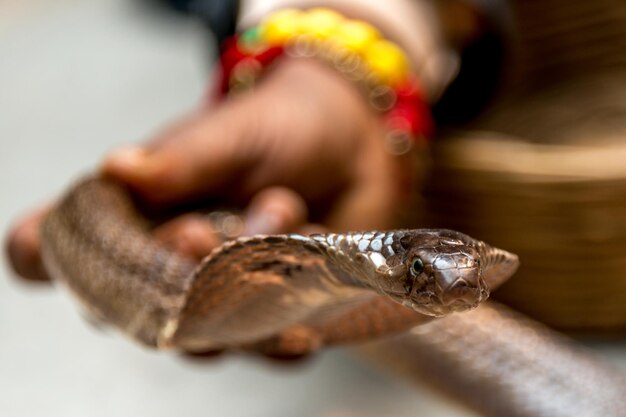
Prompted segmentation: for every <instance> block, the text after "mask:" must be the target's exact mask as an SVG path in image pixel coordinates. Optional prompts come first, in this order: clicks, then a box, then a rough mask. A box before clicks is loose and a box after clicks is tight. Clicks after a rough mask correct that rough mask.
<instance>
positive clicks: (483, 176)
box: [425, 73, 626, 336]
mask: <svg viewBox="0 0 626 417" xmlns="http://www.w3.org/2000/svg"><path fill="white" fill-rule="evenodd" d="M433 161H434V163H433V167H432V170H431V173H430V178H429V179H428V180H427V182H426V184H427V186H426V189H425V204H426V208H425V212H426V216H427V219H426V222H427V223H428V224H429V225H431V226H436V227H449V228H453V229H457V230H461V231H464V232H467V233H468V234H470V235H473V236H476V237H478V238H481V239H484V240H486V241H488V242H490V243H493V244H495V245H497V246H500V247H502V248H505V249H508V250H510V251H512V252H515V253H517V254H518V255H519V256H520V259H521V262H522V267H521V268H520V271H519V273H518V274H517V275H516V276H515V278H514V279H512V280H511V281H510V282H509V283H507V284H505V285H504V286H503V287H502V289H501V290H499V291H497V292H496V294H494V295H495V298H497V299H499V300H501V301H504V302H505V303H507V304H508V305H510V306H512V307H515V308H517V309H518V310H520V311H522V312H525V313H527V314H528V315H530V316H531V317H534V318H536V319H539V320H541V321H543V322H545V323H547V324H549V325H551V326H553V327H555V328H558V329H561V330H565V331H569V332H578V333H581V332H584V333H595V334H607V335H608V334H615V335H623V336H626V76H623V75H620V74H608V73H607V74H602V75H601V76H600V75H598V76H596V77H594V79H592V80H586V81H585V82H582V81H577V82H576V83H568V84H562V85H560V86H558V87H554V88H552V89H547V90H546V89H544V90H542V93H541V94H537V93H534V94H528V95H527V96H525V97H517V98H515V99H511V100H508V101H507V102H506V103H504V104H501V105H499V106H498V107H497V108H495V109H494V110H492V111H491V112H489V116H488V117H486V118H484V119H483V120H482V121H481V122H480V124H477V125H476V126H474V129H473V130H471V131H470V132H465V133H458V132H457V133H454V134H450V135H448V137H444V138H442V140H439V141H438V142H437V143H436V144H435V145H434V149H433Z"/></svg>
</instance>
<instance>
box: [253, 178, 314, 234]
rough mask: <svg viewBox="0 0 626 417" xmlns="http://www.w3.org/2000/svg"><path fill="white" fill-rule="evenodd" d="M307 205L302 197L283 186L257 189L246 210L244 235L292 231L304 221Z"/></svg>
mask: <svg viewBox="0 0 626 417" xmlns="http://www.w3.org/2000/svg"><path fill="white" fill-rule="evenodd" d="M306 219H307V206H306V203H305V201H304V199H303V198H302V197H300V195H299V194H298V193H296V192H295V191H293V190H291V189H289V188H285V187H269V188H265V189H263V190H262V191H259V192H258V193H257V194H256V195H255V196H254V198H253V199H252V201H251V202H250V204H249V205H248V209H247V210H246V215H245V224H246V227H245V230H244V234H246V235H257V234H279V233H288V232H293V231H295V230H296V229H297V228H299V227H300V226H301V225H303V224H304V223H305V222H306Z"/></svg>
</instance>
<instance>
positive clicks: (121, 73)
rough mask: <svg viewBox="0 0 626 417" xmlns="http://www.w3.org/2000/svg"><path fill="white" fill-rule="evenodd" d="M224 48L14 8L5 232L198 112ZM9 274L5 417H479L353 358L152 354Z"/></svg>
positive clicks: (113, 20) (116, 2)
mask: <svg viewBox="0 0 626 417" xmlns="http://www.w3.org/2000/svg"><path fill="white" fill-rule="evenodd" d="M211 48H213V45H212V43H211V41H210V39H209V38H208V37H207V32H206V31H205V30H204V28H203V27H202V26H201V25H199V24H196V23H194V22H193V21H191V20H190V19H186V18H183V17H182V16H178V15H176V14H171V13H168V12H165V11H164V10H161V9H159V8H153V7H151V5H150V4H147V3H142V2H134V1H125V0H110V1H98V0H60V1H55V2H49V1H42V0H20V1H17V0H3V1H2V2H0V143H1V148H0V149H1V151H0V172H1V173H2V175H0V190H1V194H2V198H0V235H2V236H5V235H6V232H7V229H8V226H9V224H10V222H11V220H14V219H15V217H16V216H18V215H20V214H23V212H24V211H25V210H27V209H29V208H31V207H33V206H34V205H37V204H40V203H41V202H43V201H46V199H52V198H53V197H54V196H56V195H57V194H58V193H59V192H60V191H62V190H63V189H64V188H65V187H66V186H68V184H69V183H70V182H71V181H72V179H73V178H76V176H77V175H78V174H80V173H82V172H84V171H86V170H90V169H92V168H93V167H94V166H95V165H96V164H97V163H98V161H99V159H100V157H101V156H102V155H103V154H104V153H105V152H107V151H108V150H110V149H111V148H113V147H115V146H116V145H120V144H123V143H128V142H130V141H138V140H142V139H144V138H145V137H147V136H148V135H149V134H150V133H152V132H153V131H155V130H156V129H158V128H159V127H160V126H161V125H162V124H164V123H166V122H167V121H169V120H171V119H173V118H174V117H175V116H177V115H178V114H180V113H183V112H184V111H185V110H187V109H189V108H190V107H192V106H194V105H195V104H196V103H197V102H198V100H199V99H200V97H201V95H202V94H203V92H204V88H205V84H206V83H207V74H208V69H209V62H210V56H211V50H212V49H211ZM1 262H2V265H1V269H0V415H3V416H16V417H17V416H29V417H37V416H50V415H55V416H66V417H72V416H77V417H78V416H80V417H83V416H87V415H89V416H111V415H116V416H120V417H122V416H137V415H151V416H154V417H159V416H172V415H185V416H187V417H194V416H206V415H218V416H229V417H230V416H252V415H253V416H272V417H274V416H305V417H306V416H316V417H317V416H325V417H340V416H380V415H388V416H414V415H416V414H418V415H428V416H439V415H442V416H444V415H445V416H465V415H468V414H467V413H465V412H463V411H461V409H460V408H457V407H456V406H453V405H449V404H445V403H443V402H440V401H438V400H436V399H435V400H434V399H433V398H436V397H434V394H432V393H429V392H426V391H419V390H415V389H414V387H413V386H411V385H409V384H406V383H404V382H403V381H400V380H396V379H394V378H393V377H391V376H387V375H385V374H383V373H380V372H378V371H377V370H375V369H374V368H372V367H370V366H369V365H366V363H365V362H363V361H360V360H358V359H356V358H355V357H354V355H353V354H352V353H351V352H349V351H346V350H342V349H336V350H332V351H328V352H324V353H322V354H320V355H318V356H316V357H315V358H313V359H311V360H308V361H305V362H303V363H300V364H296V365H293V366H286V365H281V364H275V363H273V362H268V361H264V360H257V359H251V358H244V357H240V356H225V357H221V358H218V359H215V360H213V361H206V362H202V361H191V360H188V359H183V358H180V357H178V356H176V355H173V354H163V353H161V354H157V353H154V352H151V351H146V350H144V349H142V348H141V347H138V346H137V345H135V344H133V343H132V342H130V341H128V340H127V339H125V338H123V337H121V336H120V335H118V334H116V333H115V332H113V331H104V332H99V331H97V330H96V329H94V328H92V327H90V326H89V325H88V324H87V323H86V322H85V321H84V320H82V318H81V317H80V315H79V314H77V308H76V305H75V303H74V302H73V301H72V300H70V299H69V297H68V296H67V294H65V293H63V292H60V291H55V290H54V289H53V288H51V287H50V286H49V285H45V284H42V285H35V284H28V283H24V282H19V281H18V280H17V279H14V278H15V277H13V276H12V273H11V272H10V270H9V269H8V267H7V265H6V259H5V258H4V257H2V260H1Z"/></svg>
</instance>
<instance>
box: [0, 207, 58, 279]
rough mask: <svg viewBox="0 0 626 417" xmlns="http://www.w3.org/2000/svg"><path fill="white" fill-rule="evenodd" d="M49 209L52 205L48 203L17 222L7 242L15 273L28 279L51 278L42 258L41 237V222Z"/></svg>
mask: <svg viewBox="0 0 626 417" xmlns="http://www.w3.org/2000/svg"><path fill="white" fill-rule="evenodd" d="M49 211H50V206H49V205H47V206H44V207H42V208H40V209H38V210H37V211H35V212H34V213H32V214H30V215H29V216H28V217H26V218H24V219H21V220H19V221H18V222H16V224H15V226H13V229H12V230H11V231H10V232H9V234H8V236H7V240H6V242H5V250H6V252H7V255H8V258H9V263H10V265H11V267H12V268H13V270H14V271H15V273H17V274H18V275H19V276H21V277H22V278H25V279H27V280H32V281H48V280H49V276H48V274H47V273H46V270H45V268H44V266H43V262H42V260H41V242H40V238H39V230H40V228H41V222H42V221H43V219H44V218H45V217H46V215H47V214H48V212H49Z"/></svg>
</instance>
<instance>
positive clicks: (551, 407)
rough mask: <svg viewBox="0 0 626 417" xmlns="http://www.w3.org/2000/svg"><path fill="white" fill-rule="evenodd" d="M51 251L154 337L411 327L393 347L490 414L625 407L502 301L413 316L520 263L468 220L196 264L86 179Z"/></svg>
mask: <svg viewBox="0 0 626 417" xmlns="http://www.w3.org/2000/svg"><path fill="white" fill-rule="evenodd" d="M42 253H43V258H44V263H45V266H46V268H47V270H48V271H49V273H50V274H51V276H52V277H53V278H54V279H55V281H58V282H61V283H63V284H64V285H65V286H66V287H67V288H69V290H70V291H71V292H72V293H73V294H74V295H75V296H76V297H77V299H78V300H80V301H81V303H82V304H83V306H84V307H85V308H86V309H87V310H88V311H89V312H90V313H91V314H93V315H95V316H96V317H98V318H100V319H102V320H104V321H106V322H108V323H111V324H113V325H115V326H116V327H118V328H120V329H121V330H123V331H124V332H125V333H127V334H128V335H130V336H131V337H133V338H134V339H136V340H138V341H140V342H142V343H144V344H146V345H149V346H153V347H157V348H174V349H181V350H186V351H207V350H217V349H229V348H230V349H254V350H257V351H262V352H265V353H271V354H301V353H306V352H308V351H311V350H315V349H317V348H319V347H321V346H323V345H332V344H340V343H350V342H356V341H361V340H369V339H373V338H375V337H378V336H383V335H393V334H403V333H404V334H403V335H402V336H398V337H400V339H397V338H391V339H388V340H387V341H383V342H381V343H382V344H383V345H382V346H384V347H383V348H382V349H383V351H388V352H389V355H384V356H391V355H392V356H394V361H395V364H396V365H399V366H401V368H403V369H404V370H406V371H408V372H411V370H416V368H421V371H420V372H424V373H426V374H428V373H430V374H432V375H433V377H432V378H431V379H432V380H433V382H436V383H438V384H439V385H441V386H443V388H444V389H446V390H448V391H449V392H451V393H453V394H454V395H456V396H458V397H460V398H461V399H465V402H467V403H470V404H471V405H473V406H474V407H475V408H477V409H479V410H481V411H482V412H484V413H485V414H487V415H490V416H505V415H507V416H513V417H515V416H520V417H542V416H569V415H577V416H611V417H612V416H614V417H620V416H622V417H623V416H625V415H626V400H625V398H626V395H625V394H626V392H625V390H624V385H623V384H624V381H623V379H621V376H620V375H618V374H617V373H615V372H613V371H612V370H611V369H608V368H607V367H605V366H604V365H603V364H601V363H600V362H598V361H597V360H595V359H594V358H593V357H592V356H591V355H589V354H587V353H585V352H584V351H582V350H580V349H578V348H575V347H573V345H572V344H571V343H570V342H568V341H564V339H562V338H561V337H559V336H556V335H554V334H553V333H552V332H551V331H549V330H547V329H545V328H543V327H541V326H539V325H536V324H534V323H529V322H528V321H525V320H522V319H520V318H518V317H516V316H515V315H511V314H513V313H507V312H506V309H505V308H504V307H496V306H495V305H492V306H491V307H489V306H488V304H489V303H487V305H486V306H483V307H481V308H478V309H477V310H475V311H472V312H469V313H463V314H458V315H457V314H454V315H452V316H450V317H448V318H445V319H439V320H435V321H433V322H432V323H429V324H426V325H423V326H417V327H415V326H416V324H419V323H423V321H424V315H430V316H443V315H447V314H449V313H454V312H463V311H466V310H470V309H474V308H475V307H478V306H479V305H480V304H481V303H483V302H484V301H485V300H486V299H487V297H488V295H489V288H490V287H492V286H494V285H497V284H499V283H500V282H502V281H503V280H505V279H507V278H508V277H509V276H510V275H512V274H513V273H514V272H515V270H516V269H517V266H518V260H517V257H516V256H515V255H513V254H511V253H508V252H506V251H504V250H500V249H497V248H494V247H491V246H489V245H488V244H486V243H484V242H481V241H478V240H475V239H473V238H471V237H469V236H467V235H464V234H462V233H459V232H455V231H450V230H440V229H417V230H395V231H386V232H354V233H343V234H319V235H311V236H301V235H296V234H291V235H273V236H252V237H242V238H239V239H236V240H233V241H230V242H227V243H225V244H223V245H222V246H221V247H219V248H217V249H215V250H214V251H213V252H212V253H211V254H209V255H208V256H207V257H206V258H205V259H204V260H203V261H202V262H201V263H200V264H196V263H194V262H192V261H190V260H187V259H185V258H182V257H180V256H178V255H177V254H175V253H173V252H171V251H170V250H168V249H167V248H165V247H162V246H160V245H159V244H157V243H156V242H154V241H153V239H152V238H151V237H150V234H149V222H148V221H147V220H146V219H145V218H144V217H143V216H142V214H141V213H140V212H139V211H138V210H137V209H136V207H135V205H134V203H133V200H132V198H131V197H130V195H129V194H128V192H127V191H126V190H125V189H124V188H123V187H121V186H120V185H118V184H116V183H114V182H111V181H109V180H105V179H99V178H88V179H86V180H83V181H81V182H79V183H78V184H77V185H76V186H74V187H73V188H72V189H71V190H70V191H69V192H68V193H67V195H66V196H65V198H64V199H63V200H62V201H61V202H60V203H59V204H58V205H57V207H56V208H55V209H54V210H53V211H52V212H51V213H50V214H49V215H48V217H47V219H46V220H45V222H44V225H43V228H42ZM414 327H415V328H414ZM412 328H414V329H413V330H411V329H412ZM379 349H380V348H379ZM392 352H393V354H392ZM420 364H421V365H420ZM580 378H585V379H588V380H586V381H585V382H584V383H582V382H581V380H580ZM518 387H524V389H518V390H516V388H518ZM581 387H582V388H581ZM583 394H584V395H585V397H584V398H583V397H582V395H583ZM564 395H565V398H567V401H566V402H563V401H561V399H562V398H563V397H564ZM542 404H543V405H546V406H545V407H544V406H543V405H542ZM503 410H505V411H503ZM569 410H576V411H577V413H576V414H571V413H569Z"/></svg>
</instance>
